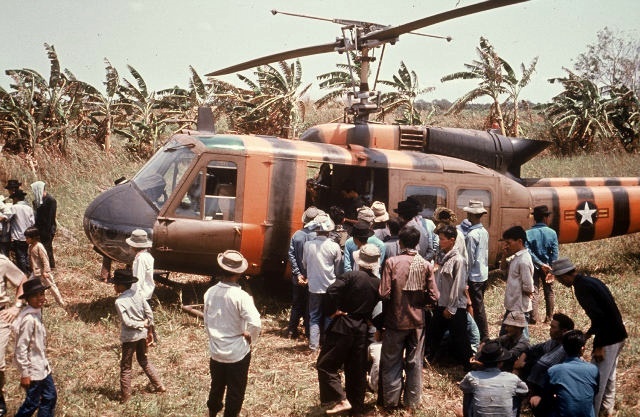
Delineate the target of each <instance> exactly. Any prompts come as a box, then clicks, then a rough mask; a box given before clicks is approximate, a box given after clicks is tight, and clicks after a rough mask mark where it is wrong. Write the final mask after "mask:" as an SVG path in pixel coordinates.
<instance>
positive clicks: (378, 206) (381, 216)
mask: <svg viewBox="0 0 640 417" xmlns="http://www.w3.org/2000/svg"><path fill="white" fill-rule="evenodd" d="M371 210H373V214H374V216H376V217H375V218H374V219H373V221H374V222H375V223H382V222H386V221H388V220H389V213H387V206H385V205H384V203H383V202H382V201H374V202H373V204H372V205H371Z"/></svg>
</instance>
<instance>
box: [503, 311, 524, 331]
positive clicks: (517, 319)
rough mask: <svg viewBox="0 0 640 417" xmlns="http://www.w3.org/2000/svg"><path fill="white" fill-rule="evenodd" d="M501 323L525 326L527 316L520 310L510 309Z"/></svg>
mask: <svg viewBox="0 0 640 417" xmlns="http://www.w3.org/2000/svg"><path fill="white" fill-rule="evenodd" d="M502 323H503V324H507V325H509V326H515V327H522V328H525V327H527V318H526V317H525V316H524V313H522V312H520V311H510V312H508V313H507V317H505V319H504V320H503V321H502Z"/></svg>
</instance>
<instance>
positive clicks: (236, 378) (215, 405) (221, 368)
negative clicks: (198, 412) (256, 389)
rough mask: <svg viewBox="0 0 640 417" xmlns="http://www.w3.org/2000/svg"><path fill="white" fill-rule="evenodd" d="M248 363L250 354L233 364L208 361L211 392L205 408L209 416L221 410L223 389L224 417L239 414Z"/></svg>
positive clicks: (232, 416) (234, 416)
mask: <svg viewBox="0 0 640 417" xmlns="http://www.w3.org/2000/svg"><path fill="white" fill-rule="evenodd" d="M249 362H251V352H249V353H247V356H245V357H244V358H242V359H241V360H239V361H238V362H233V363H223V362H217V361H214V360H213V359H210V360H209V372H211V390H210V391H209V400H208V401H207V407H208V408H209V415H210V416H215V415H216V414H218V412H219V411H220V410H222V397H223V396H224V391H225V388H226V390H227V395H226V397H225V401H224V417H236V416H238V415H239V414H240V410H241V409H242V403H243V402H244V393H245V391H246V389H247V378H248V375H249Z"/></svg>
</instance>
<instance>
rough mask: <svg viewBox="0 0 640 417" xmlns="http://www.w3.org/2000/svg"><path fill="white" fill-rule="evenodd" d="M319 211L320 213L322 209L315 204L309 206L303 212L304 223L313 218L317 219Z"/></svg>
mask: <svg viewBox="0 0 640 417" xmlns="http://www.w3.org/2000/svg"><path fill="white" fill-rule="evenodd" d="M319 213H320V210H318V208H317V207H315V206H311V207H309V208H307V209H306V210H305V211H304V213H303V214H302V223H303V224H307V223H309V222H310V221H311V220H313V219H315V218H316V216H317V215H318V214H319Z"/></svg>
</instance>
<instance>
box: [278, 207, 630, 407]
mask: <svg viewBox="0 0 640 417" xmlns="http://www.w3.org/2000/svg"><path fill="white" fill-rule="evenodd" d="M422 210H423V206H422V204H421V203H420V201H418V200H417V199H415V198H412V197H408V198H407V199H406V200H403V201H400V202H399V203H398V205H397V208H395V209H394V212H395V213H396V214H397V216H394V217H392V216H390V215H389V213H388V212H387V211H386V206H385V204H384V203H383V202H380V201H376V202H374V203H373V204H372V205H371V206H370V207H368V206H366V205H363V204H362V205H361V206H360V207H351V206H349V207H348V210H347V209H344V210H343V209H341V208H339V207H331V208H330V209H329V210H328V213H325V212H324V211H322V210H319V209H317V208H316V207H313V206H311V207H309V208H307V210H306V211H305V212H304V215H303V218H302V222H303V225H304V227H303V228H302V229H301V230H298V231H296V232H295V234H294V235H293V237H292V239H291V245H290V248H289V260H290V262H291V271H292V288H293V303H292V309H291V316H290V320H289V324H288V327H287V331H286V334H287V336H288V337H290V338H294V339H299V338H301V337H302V333H304V336H306V337H307V338H308V349H309V353H310V354H311V355H312V356H313V357H314V358H317V365H316V367H317V372H318V384H319V391H320V403H321V406H322V407H323V409H324V410H325V412H326V414H328V415H335V414H339V413H346V412H348V413H349V414H350V415H353V416H360V415H364V414H365V410H366V407H365V402H364V399H365V392H366V390H367V389H370V390H372V391H374V392H376V393H377V405H378V406H380V407H382V408H383V409H384V410H386V411H391V412H393V411H394V410H396V409H400V408H401V409H404V410H405V413H408V414H413V413H414V412H415V410H416V409H417V408H418V407H419V405H420V400H421V398H420V396H421V393H422V370H423V366H425V365H426V366H430V365H433V364H435V363H440V364H442V365H447V364H450V361H451V360H453V361H454V363H455V364H456V365H461V366H462V367H463V370H464V371H465V372H468V373H467V374H466V376H465V377H464V378H463V380H462V381H461V382H460V389H461V390H462V392H463V394H464V401H463V404H462V406H461V407H460V409H459V410H456V411H457V412H458V413H459V414H460V415H463V416H465V417H466V416H489V415H491V416H494V415H504V416H517V415H519V414H520V411H521V409H522V407H523V405H526V407H529V408H530V409H531V410H532V412H533V414H534V415H536V416H546V415H557V416H583V415H584V416H596V415H612V414H613V406H614V395H615V367H616V363H617V358H618V355H619V353H620V350H621V349H622V346H623V344H624V340H625V339H626V337H627V334H626V330H625V328H624V324H623V322H622V318H621V316H620V312H619V311H618V309H617V306H616V305H615V301H614V300H613V297H612V296H611V293H610V292H609V290H608V289H607V287H606V286H605V285H604V284H602V282H600V281H599V280H597V279H595V278H591V277H586V276H583V275H580V274H578V273H577V272H576V268H575V266H574V265H573V264H572V263H571V261H570V260H569V259H567V258H559V254H558V239H557V235H556V233H555V231H554V230H553V229H551V228H550V227H549V226H548V225H549V219H550V215H551V212H550V211H549V210H548V208H547V206H538V207H535V208H534V210H533V213H532V214H533V218H534V220H535V224H534V225H533V226H532V227H531V228H530V229H529V230H525V229H524V228H523V227H521V226H514V227H510V228H508V229H506V230H504V231H503V233H502V236H501V239H500V241H501V243H502V248H503V257H502V258H503V261H502V265H501V266H502V267H503V268H504V271H505V274H506V286H505V290H504V316H503V320H502V325H501V327H500V331H499V334H498V335H495V336H497V337H495V336H494V337H493V338H492V335H491V332H490V330H489V326H488V324H487V315H486V310H485V306H484V294H485V291H486V289H487V283H488V279H489V254H488V248H489V238H490V237H489V233H488V231H487V229H486V228H485V227H484V226H483V224H482V220H483V216H484V215H485V214H486V213H487V210H486V209H485V207H484V205H483V202H482V201H475V200H472V201H469V204H468V205H467V206H465V207H464V209H463V210H464V212H465V213H466V215H467V218H466V219H464V220H463V221H462V222H460V223H458V221H457V219H456V215H455V212H453V211H452V210H451V209H448V208H446V207H437V208H436V209H435V211H434V215H433V219H425V218H423V217H422V215H421V212H422ZM347 211H348V212H349V213H351V214H350V215H349V214H345V213H346V212H347ZM555 280H557V281H559V282H560V283H561V284H563V285H566V286H573V287H574V289H575V293H576V298H577V299H578V301H579V303H580V305H581V306H582V307H583V309H584V310H585V312H586V314H587V315H588V316H589V318H590V319H591V321H592V326H591V328H590V329H589V330H587V331H586V332H585V333H582V332H580V331H578V330H575V329H574V324H573V320H572V319H571V318H569V317H568V316H566V315H565V314H562V313H561V312H557V311H555V305H554V295H553V283H554V281H555ZM543 297H544V300H545V307H546V308H545V313H544V316H543V317H544V318H541V315H539V314H538V310H539V309H541V306H539V304H541V300H542V298H543ZM300 321H302V322H303V323H302V327H301V326H300ZM541 322H544V323H547V324H549V326H550V340H548V341H547V342H544V343H540V344H537V345H531V344H530V341H529V326H530V325H536V324H539V323H541ZM591 336H595V337H594V341H593V346H594V348H593V353H592V362H593V364H588V363H586V362H584V361H582V359H580V357H581V356H582V353H583V351H584V346H585V343H586V341H587V339H588V338H590V337H591ZM341 372H342V373H343V374H344V387H343V386H342V381H341ZM585 401H586V402H587V403H585ZM585 404H588V405H585Z"/></svg>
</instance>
